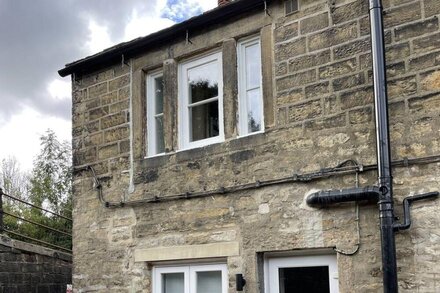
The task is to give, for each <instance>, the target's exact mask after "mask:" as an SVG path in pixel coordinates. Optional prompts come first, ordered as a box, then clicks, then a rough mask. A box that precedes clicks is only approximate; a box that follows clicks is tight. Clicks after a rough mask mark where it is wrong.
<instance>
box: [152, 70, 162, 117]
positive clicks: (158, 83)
mask: <svg viewBox="0 0 440 293" xmlns="http://www.w3.org/2000/svg"><path fill="white" fill-rule="evenodd" d="M154 92H155V99H156V101H155V104H156V112H155V114H161V113H163V77H162V76H159V77H156V78H155V79H154Z"/></svg>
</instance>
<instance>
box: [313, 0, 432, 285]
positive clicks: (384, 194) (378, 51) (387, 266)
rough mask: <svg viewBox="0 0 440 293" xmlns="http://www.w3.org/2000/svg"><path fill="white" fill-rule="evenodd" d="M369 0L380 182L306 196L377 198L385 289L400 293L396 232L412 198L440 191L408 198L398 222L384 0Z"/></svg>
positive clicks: (319, 202) (317, 202) (322, 200)
mask: <svg viewBox="0 0 440 293" xmlns="http://www.w3.org/2000/svg"><path fill="white" fill-rule="evenodd" d="M369 2H370V7H369V10H370V29H371V52H372V57H373V77H374V104H375V122H376V147H377V149H376V155H377V171H378V184H379V186H378V187H375V186H373V187H364V188H351V189H345V190H330V191H320V192H317V193H314V194H311V195H310V196H309V197H308V198H307V204H308V205H310V206H326V205H328V204H332V203H341V202H348V201H361V200H370V201H371V200H374V201H376V202H378V205H379V217H380V234H381V244H382V271H383V291H384V293H397V292H398V284H397V262H396V244H395V239H394V232H395V231H398V230H404V229H408V228H409V227H410V225H411V219H410V213H409V208H410V204H411V203H412V202H413V201H417V200H423V199H428V198H434V197H438V196H439V193H438V192H430V193H427V194H421V195H416V196H411V197H407V198H405V200H404V217H405V218H404V223H403V224H399V223H395V218H394V207H393V182H392V181H393V180H392V175H391V155H390V154H391V152H390V138H389V123H388V96H387V79H386V63H385V42H384V31H383V18H382V13H383V8H382V1H381V0H369Z"/></svg>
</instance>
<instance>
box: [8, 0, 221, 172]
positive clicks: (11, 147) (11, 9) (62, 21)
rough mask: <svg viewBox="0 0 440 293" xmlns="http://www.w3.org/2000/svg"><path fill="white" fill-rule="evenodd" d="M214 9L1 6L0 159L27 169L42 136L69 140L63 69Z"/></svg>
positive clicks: (176, 0) (210, 1)
mask: <svg viewBox="0 0 440 293" xmlns="http://www.w3.org/2000/svg"><path fill="white" fill-rule="evenodd" d="M216 6H217V0H61V1H60V0H38V1H31V0H0V160H1V159H4V158H6V157H9V156H14V157H16V158H17V160H18V162H19V163H20V165H21V168H22V169H23V170H30V169H31V168H32V163H33V160H34V158H35V156H36V155H37V154H38V152H39V149H40V142H39V137H40V136H41V135H42V134H44V133H45V131H46V130H47V129H49V128H50V129H52V130H53V131H55V133H56V134H57V136H58V138H59V139H61V140H68V141H71V127H72V125H71V85H70V77H65V78H61V77H59V76H58V73H57V71H58V70H59V69H61V68H63V67H64V65H65V64H66V63H70V62H72V61H76V60H78V59H82V58H84V57H86V56H89V55H92V54H94V53H97V52H100V51H102V50H104V49H105V48H108V47H110V46H113V45H116V44H118V43H120V42H124V41H129V40H132V39H134V38H137V37H141V36H145V35H148V34H150V33H153V32H155V31H158V30H160V29H163V28H166V27H168V26H171V25H173V24H175V23H178V22H181V21H183V20H185V19H188V18H189V17H192V16H195V15H198V14H201V13H203V12H204V11H206V10H209V9H212V8H214V7H216Z"/></svg>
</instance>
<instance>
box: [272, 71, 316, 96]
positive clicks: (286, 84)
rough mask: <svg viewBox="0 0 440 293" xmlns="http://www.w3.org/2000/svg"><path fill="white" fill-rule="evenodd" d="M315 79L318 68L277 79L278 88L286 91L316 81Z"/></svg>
mask: <svg viewBox="0 0 440 293" xmlns="http://www.w3.org/2000/svg"><path fill="white" fill-rule="evenodd" d="M315 80H316V70H314V69H312V70H308V71H304V72H300V73H297V74H292V75H289V76H286V77H283V78H279V79H277V81H276V88H277V91H284V90H288V89H291V88H294V87H298V86H301V85H305V84H308V83H311V82H314V81H315Z"/></svg>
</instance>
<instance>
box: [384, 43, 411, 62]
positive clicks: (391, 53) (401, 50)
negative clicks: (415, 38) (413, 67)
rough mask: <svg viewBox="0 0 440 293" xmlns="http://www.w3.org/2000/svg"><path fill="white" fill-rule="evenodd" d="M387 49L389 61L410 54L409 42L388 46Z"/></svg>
mask: <svg viewBox="0 0 440 293" xmlns="http://www.w3.org/2000/svg"><path fill="white" fill-rule="evenodd" d="M385 51H386V52H385V53H386V59H387V61H388V62H392V61H396V60H401V59H404V58H406V57H408V56H409V55H410V49H409V43H401V44H396V45H392V46H388V47H386V49H385Z"/></svg>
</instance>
